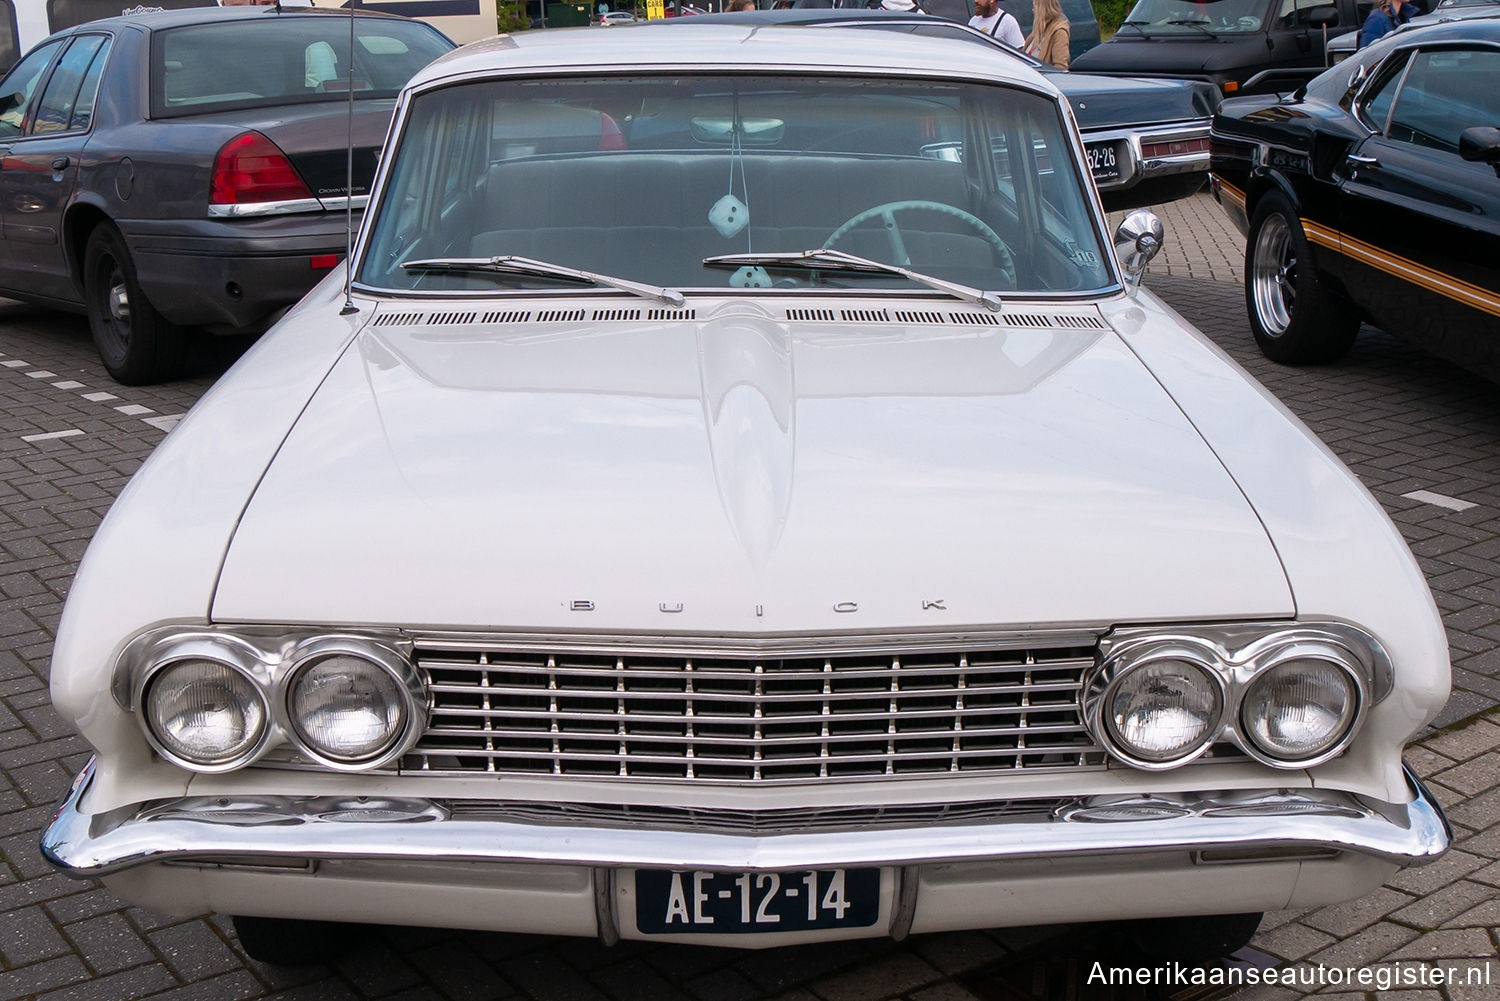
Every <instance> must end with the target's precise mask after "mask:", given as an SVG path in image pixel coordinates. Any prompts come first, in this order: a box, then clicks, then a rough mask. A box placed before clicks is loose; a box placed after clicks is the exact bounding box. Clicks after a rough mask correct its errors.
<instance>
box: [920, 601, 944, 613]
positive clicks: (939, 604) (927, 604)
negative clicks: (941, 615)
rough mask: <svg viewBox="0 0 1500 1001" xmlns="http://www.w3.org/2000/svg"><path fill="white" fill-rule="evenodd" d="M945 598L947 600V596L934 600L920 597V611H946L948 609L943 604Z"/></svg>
mask: <svg viewBox="0 0 1500 1001" xmlns="http://www.w3.org/2000/svg"><path fill="white" fill-rule="evenodd" d="M947 600H948V599H947V598H938V599H936V600H933V599H930V598H923V599H922V611H924V612H925V611H927V610H928V609H936V610H937V611H939V612H946V611H947V610H948V606H947V605H945V604H943V602H945V601H947Z"/></svg>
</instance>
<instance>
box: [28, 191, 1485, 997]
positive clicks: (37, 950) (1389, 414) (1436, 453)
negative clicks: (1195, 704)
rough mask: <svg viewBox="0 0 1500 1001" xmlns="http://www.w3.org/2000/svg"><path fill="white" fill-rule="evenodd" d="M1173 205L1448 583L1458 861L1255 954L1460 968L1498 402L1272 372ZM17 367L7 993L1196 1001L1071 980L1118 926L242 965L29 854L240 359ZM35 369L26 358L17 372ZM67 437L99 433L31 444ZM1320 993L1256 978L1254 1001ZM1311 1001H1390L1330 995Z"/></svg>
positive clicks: (1226, 314) (1332, 375)
mask: <svg viewBox="0 0 1500 1001" xmlns="http://www.w3.org/2000/svg"><path fill="white" fill-rule="evenodd" d="M1161 214H1162V215H1163V217H1164V221H1165V222H1166V224H1167V228H1168V239H1169V243H1168V248H1167V250H1166V251H1165V253H1164V254H1163V255H1162V256H1161V257H1160V258H1159V259H1158V261H1157V262H1156V263H1155V264H1154V265H1153V269H1152V276H1151V277H1150V278H1149V279H1148V284H1149V285H1150V286H1151V287H1152V288H1153V289H1154V290H1155V291H1156V292H1157V293H1158V294H1160V295H1161V296H1162V297H1163V298H1165V299H1166V300H1167V301H1168V302H1170V303H1171V304H1172V305H1173V306H1174V307H1175V308H1177V309H1178V310H1179V311H1180V312H1182V313H1183V314H1184V315H1185V316H1186V317H1187V318H1188V319H1189V320H1191V321H1192V322H1194V323H1195V324H1197V325H1198V326H1199V327H1200V328H1202V329H1203V330H1205V331H1206V332H1208V333H1209V334H1210V335H1211V336H1212V337H1214V338H1215V339H1216V340H1217V341H1218V342H1219V343H1220V344H1221V345H1223V346H1224V347H1225V349H1226V350H1227V351H1229V352H1230V354H1232V355H1233V356H1234V357H1236V358H1237V359H1238V360H1240V362H1241V363H1242V364H1244V365H1245V366H1246V367H1247V368H1248V369H1250V370H1251V371H1252V372H1253V373H1254V374H1255V375H1256V376H1257V377H1258V378H1260V379H1261V380H1262V381H1263V382H1265V383H1266V384H1267V385H1268V386H1270V387H1271V388H1272V389H1273V390H1274V391H1275V392H1276V393H1277V394H1278V395H1279V396H1280V397H1281V398H1282V399H1283V400H1284V401H1285V402H1286V403H1287V404H1288V406H1290V407H1291V408H1292V409H1293V410H1294V411H1296V412H1297V413H1298V414H1299V415H1300V416H1301V417H1302V418H1303V419H1304V420H1306V421H1307V422H1308V423H1309V424H1310V425H1311V426H1312V427H1313V428H1314V430H1315V431H1317V432H1318V434H1320V435H1321V436H1322V437H1323V439H1324V440H1325V441H1327V442H1328V443H1329V444H1330V445H1331V446H1332V447H1333V448H1334V449H1335V451H1337V452H1338V453H1339V454H1340V456H1341V457H1342V458H1343V459H1344V460H1345V461H1346V462H1348V463H1349V464H1350V465H1351V467H1352V468H1353V469H1354V470H1355V471H1356V472H1357V473H1358V474H1359V475H1360V477H1361V478H1362V479H1363V480H1364V481H1365V483H1366V484H1368V485H1369V486H1370V488H1371V489H1372V490H1373V491H1374V492H1375V494H1376V496H1377V497H1378V498H1379V499H1380V500H1381V502H1382V503H1384V504H1385V505H1386V507H1387V509H1388V510H1389V511H1390V512H1391V513H1392V515H1393V516H1394V517H1395V519H1396V520H1397V522H1398V524H1399V525H1400V526H1401V528H1402V531H1403V532H1404V533H1405V534H1406V537H1407V539H1408V541H1409V542H1410V543H1411V544H1412V546H1413V549H1414V550H1415V551H1416V552H1417V554H1418V556H1419V558H1420V559H1421V561H1422V564H1423V567H1424V569H1425V570H1426V572H1427V574H1428V577H1429V580H1430V581H1431V583H1432V585H1433V589H1434V591H1435V593H1436V595H1437V599H1438V603H1439V605H1440V606H1441V607H1442V609H1443V612H1444V616H1445V621H1446V623H1447V625H1448V627H1449V637H1450V642H1451V645H1452V649H1453V658H1454V664H1455V668H1456V674H1455V682H1456V688H1455V695H1454V698H1453V700H1452V701H1451V702H1450V704H1449V707H1448V709H1447V710H1446V711H1445V712H1444V714H1443V716H1442V717H1441V718H1440V720H1439V721H1438V723H1439V727H1442V729H1438V730H1434V731H1430V732H1429V733H1428V734H1427V735H1425V736H1424V738H1423V739H1422V740H1421V741H1420V742H1419V743H1418V744H1417V745H1416V746H1414V747H1413V748H1412V749H1411V751H1410V752H1409V760H1410V762H1411V764H1412V765H1413V767H1414V768H1415V769H1416V770H1417V771H1418V772H1419V773H1421V774H1422V775H1424V776H1426V777H1427V779H1428V781H1429V782H1430V783H1431V785H1432V788H1433V790H1434V792H1435V793H1436V794H1437V796H1438V797H1439V798H1440V799H1441V800H1442V801H1443V802H1444V804H1445V805H1446V806H1447V807H1448V809H1449V816H1450V818H1451V819H1452V820H1453V822H1454V827H1455V832H1456V835H1457V843H1456V847H1455V849H1454V851H1453V852H1451V853H1450V854H1449V855H1448V856H1447V857H1446V858H1445V859H1443V860H1442V861H1441V862H1440V863H1438V864H1437V865H1435V866H1432V867H1429V868H1427V869H1421V870H1414V871H1410V872H1407V873H1403V874H1401V875H1400V876H1398V877H1397V878H1396V879H1394V880H1393V881H1392V882H1391V884H1390V885H1389V886H1387V887H1385V888H1383V889H1381V890H1380V891H1377V892H1376V893H1374V894H1371V895H1370V896H1368V897H1366V898H1364V899H1362V900H1360V901H1356V902H1354V903H1352V904H1345V905H1341V906H1338V907H1331V908H1323V909H1320V910H1315V911H1311V912H1292V913H1282V914H1274V915H1268V917H1267V919H1266V922H1265V924H1264V925H1263V926H1262V930H1261V933H1260V935H1259V936H1258V938H1257V939H1256V942H1255V943H1254V947H1255V948H1256V949H1257V950H1259V952H1260V953H1263V954H1265V955H1266V956H1267V957H1268V958H1266V959H1262V960H1260V961H1261V962H1270V961H1271V959H1272V958H1274V959H1275V960H1280V961H1282V962H1284V963H1286V964H1290V967H1291V968H1293V969H1297V970H1299V971H1302V972H1305V973H1307V974H1310V975H1316V971H1317V970H1318V969H1319V967H1318V966H1316V965H1315V964H1324V966H1325V968H1342V967H1343V966H1345V965H1348V964H1359V963H1386V964H1390V963H1410V962H1415V961H1418V960H1442V961H1444V962H1445V963H1446V962H1447V961H1448V960H1449V959H1452V960H1454V961H1455V962H1456V963H1458V964H1460V965H1462V964H1463V963H1464V961H1465V960H1467V959H1473V958H1475V957H1480V958H1482V957H1493V956H1494V955H1495V952H1496V946H1497V937H1496V936H1497V933H1500V893H1497V887H1500V710H1497V709H1496V708H1495V707H1496V706H1497V704H1500V644H1497V643H1496V640H1500V574H1497V572H1496V571H1497V565H1496V560H1497V559H1500V398H1497V394H1496V392H1495V389H1494V386H1493V385H1492V384H1490V383H1486V382H1483V381H1481V380H1478V379H1476V378H1474V377H1472V376H1469V375H1468V374H1466V373H1464V372H1462V371H1460V370H1458V369H1455V368H1453V367H1451V366H1448V365H1446V364H1444V363H1442V362H1439V361H1436V360H1435V359H1432V358H1430V357H1428V356H1425V355H1423V354H1422V353H1421V352H1418V351H1416V350H1413V349H1411V348H1408V347H1405V346H1403V345H1401V344H1399V343H1398V342H1396V341H1394V340H1392V339H1391V338H1389V337H1386V336H1385V335H1382V334H1380V333H1378V332H1375V331H1371V330H1366V331H1365V333H1364V334H1363V335H1362V337H1361V339H1360V342H1359V344H1358V345H1357V346H1356V348H1355V350H1354V351H1353V352H1352V353H1351V354H1350V356H1349V357H1348V358H1347V359H1345V360H1344V361H1342V362H1341V363H1339V364H1337V365H1334V366H1328V367H1325V368H1316V369H1285V368H1280V367H1278V366H1274V365H1271V364H1269V363H1267V362H1265V361H1264V359H1262V358H1261V357H1260V356H1259V354H1258V353H1257V352H1256V351H1255V349H1254V346H1253V344H1252V343H1251V342H1250V338H1249V333H1248V330H1247V328H1246V325H1245V320H1244V307H1243V302H1242V298H1241V295H1242V292H1241V289H1240V288H1239V287H1238V286H1237V285H1236V284H1234V283H1235V282H1236V281H1237V279H1238V263H1237V262H1238V259H1239V249H1238V244H1239V239H1238V234H1236V233H1234V231H1233V230H1232V229H1230V228H1229V227H1228V226H1227V225H1226V224H1225V223H1224V221H1223V219H1222V217H1221V216H1220V214H1219V213H1218V210H1217V209H1216V208H1215V207H1213V206H1212V204H1211V203H1209V202H1208V201H1207V200H1206V199H1205V198H1202V197H1200V198H1196V199H1192V200H1189V201H1186V202H1182V203H1178V204H1175V205H1173V206H1169V207H1166V208H1165V209H1164V210H1163V211H1162V213H1161ZM0 352H3V355H0V1001H14V999H19V998H30V997H40V998H45V999H47V1001H85V999H98V1001H117V999H120V1001H123V999H130V998H138V997H148V996H149V997H153V998H158V999H159V998H172V999H174V1001H175V999H192V1001H198V999H202V1001H217V999H237V998H245V999H249V998H276V999H285V1001H292V999H297V1001H302V999H307V1001H313V999H325V998H327V999H334V998H358V999H373V998H381V999H399V1001H418V999H428V998H452V999H484V998H510V997H518V998H530V999H538V1001H547V999H558V1001H562V999H580V1001H591V999H609V1001H627V999H632V998H642V999H653V1001H654V999H664V1001H669V999H678V998H691V999H701V1001H710V999H726V1001H728V999H742V998H743V999H748V998H763V997H780V998H783V999H785V1001H846V999H847V1001H863V999H878V998H902V999H906V1001H964V999H972V998H979V999H980V1001H998V999H1001V998H1006V999H1010V998H1030V997H1036V998H1043V997H1047V998H1051V997H1064V996H1077V997H1082V998H1095V997H1097V998H1114V997H1119V998H1126V997H1130V998H1139V999H1143V1001H1144V999H1148V998H1155V997H1161V998H1167V997H1172V998H1174V999H1175V998H1178V997H1181V998H1183V1001H1186V995H1181V994H1178V995H1174V994H1172V993H1171V992H1154V993H1153V992H1150V991H1146V992H1142V991H1135V992H1130V991H1119V992H1111V991H1107V990H1104V989H1103V988H1099V987H1090V986H1088V985H1087V984H1086V983H1085V982H1084V981H1083V980H1081V979H1078V978H1080V976H1081V973H1080V968H1079V967H1078V966H1077V965H1076V964H1077V963H1078V962H1079V961H1082V962H1083V963H1085V964H1088V963H1092V962H1093V961H1094V960H1095V959H1107V958H1108V957H1110V956H1113V955H1115V954H1116V953H1117V952H1118V949H1119V944H1118V941H1117V940H1116V938H1115V937H1114V936H1113V934H1112V933H1110V932H1108V931H1100V930H1098V929H1090V928H1074V929H1017V930H1012V931H1007V932H1000V933H978V932H975V933H966V934H955V935H938V936H922V937H918V938H915V939H912V940H909V941H907V942H904V943H900V944H894V943H888V942H876V943H849V944H843V945H836V946H819V947H808V948H798V949H783V950H775V951H773V952H766V953H751V954H742V953H737V952H730V951H726V950H717V949H695V948H688V947H662V946H650V945H640V944H636V943H624V944H621V945H620V946H617V947H615V948H613V949H604V948H602V947H600V946H598V945H596V944H594V943H592V942H587V941H583V942H580V941H574V940H566V941H564V940H548V939H538V938H531V937H526V936H512V935H479V934H464V933H453V932H441V931H428V930H412V929H405V930H402V929H371V930H370V931H369V932H368V933H366V934H365V935H364V937H363V939H362V943H361V945H360V946H359V947H358V948H357V949H356V950H355V951H354V953H353V954H352V955H350V956H349V957H347V958H345V959H343V960H341V961H339V962H337V963H336V964H334V965H332V966H327V967H314V968H309V969H300V970H294V971H286V970H274V969H270V968H267V967H264V966H260V965H258V964H255V963H252V962H250V961H248V960H246V959H245V957H244V956H243V954H242V953H241V952H240V950H239V947H238V944H237V943H236V941H235V940H234V937H233V935H232V934H231V933H230V930H229V926H228V923H227V921H225V920H224V919H222V918H220V917H218V916H198V917H192V918H187V919H183V918H164V917H161V916H158V915H153V914H149V913H146V912H144V911H140V910H137V909H134V908H128V907H124V906H122V905H121V903H120V902H119V901H118V900H116V899H115V898H114V897H112V896H111V895H110V894H109V893H108V892H107V891H105V890H103V889H101V888H98V887H96V886H93V885H92V884H79V883H73V882H70V881H68V880H66V879H64V878H63V877H61V876H58V875H55V874H53V873H52V872H51V871H49V869H48V867H47V866H46V865H45V864H44V863H43V862H42V860H41V859H40V857H39V855H38V852H37V850H36V838H37V833H38V831H39V830H40V828H41V827H42V825H43V824H44V823H45V822H46V820H47V819H48V815H49V811H50V807H51V804H52V803H53V801H54V800H55V798H56V797H57V796H58V795H59V794H60V793H61V792H62V791H63V789H64V787H65V785H66V782H67V779H68V777H69V776H70V775H71V774H72V773H73V772H74V771H75V770H76V769H77V768H78V767H79V766H80V765H81V764H82V763H83V761H84V759H85V758H86V755H87V748H86V747H85V746H84V745H83V744H82V743H81V742H80V741H79V740H78V739H77V738H75V737H72V736H70V735H69V731H68V729H67V728H66V727H65V726H63V725H62V724H61V723H60V721H59V720H58V719H57V718H56V716H55V715H54V714H53V713H52V711H51V709H50V708H49V706H48V704H47V696H46V682H45V679H46V673H47V657H48V652H49V649H50V640H51V636H52V630H53V628H54V627H55V625H56V622H57V616H58V613H59V610H60V607H61V601H62V597H63V595H64V594H65V592H66V589H67V584H68V580H69V579H70V576H71V574H72V571H73V567H74V565H75V564H76V562H77V560H78V558H79V556H80V555H81V553H82V551H83V548H84V546H85V544H86V542H87V540H88V537H89V535H90V533H91V532H92V531H93V528H94V526H95V525H96V524H97V523H98V520H99V518H100V517H101V516H102V515H103V513H104V511H105V510H106V509H107V507H108V506H109V503H110V501H111V499H112V498H113V497H114V496H115V494H116V493H117V492H118V491H119V489H120V488H121V487H122V486H123V484H124V482H125V480H126V479H127V478H128V477H129V475H130V473H131V472H132V471H133V470H134V469H135V468H136V467H137V466H138V465H139V463H140V461H141V459H142V458H143V457H144V456H145V455H146V454H147V453H149V451H150V450H151V449H152V448H153V447H154V446H155V445H156V443H157V442H158V441H160V439H161V437H162V434H163V428H165V427H168V426H170V424H171V422H172V418H173V417H174V416H175V415H177V414H180V413H181V412H182V411H183V410H185V409H186V408H187V407H188V406H189V405H191V403H192V401H193V400H195V399H196V398H197V396H198V395H199V394H200V393H201V392H202V391H203V390H204V389H205V388H206V387H207V386H208V385H209V384H210V382H211V380H212V376H213V373H214V371H215V370H216V366H220V367H221V366H222V360H221V359H215V358H206V359H204V361H203V363H202V366H201V368H202V371H203V374H202V375H200V376H199V377H197V378H194V379H190V380H186V381H183V382H179V383H175V384H173V385H171V386H168V387H157V388H153V389H149V390H129V389H122V388H120V387H116V386H114V385H113V384H112V383H110V382H109V381H108V379H107V378H105V377H104V375H103V373H102V372H101V371H100V369H99V367H98V364H97V361H96V360H95V359H94V358H93V354H92V350H91V348H90V346H89V344H88V339H87V334H86V331H85V330H84V328H83V326H82V324H80V323H79V322H78V321H76V320H72V319H68V318H59V317H56V316H54V315H52V314H48V313H44V312H41V311H36V310H30V309H27V308H25V307H20V306H0ZM17 361H20V362H25V363H26V364H24V365H14V366H10V365H8V364H7V363H10V362H17ZM72 383H77V384H79V385H71V384H72ZM59 384H61V386H59ZM101 393H108V394H110V398H108V399H105V398H101V397H99V396H98V394H101ZM88 397H92V398H88ZM60 432H81V433H76V434H74V433H69V434H67V435H66V436H64V437H44V438H36V437H35V436H37V435H54V434H58V433H60ZM28 438H30V439H32V440H26V439H28ZM1418 490H1428V491H1432V492H1435V493H1438V494H1442V495H1446V496H1450V497H1455V498H1460V499H1463V500H1465V501H1467V502H1469V503H1472V504H1474V505H1475V506H1474V507H1472V508H1469V509H1467V510H1465V511H1463V512H1461V513H1455V512H1453V511H1450V510H1447V509H1444V508H1442V507H1438V506H1434V505H1432V504H1427V503H1422V502H1420V501H1416V500H1411V499H1407V498H1405V497H1404V496H1403V495H1405V494H1409V493H1413V492H1415V491H1418ZM1384 968H1385V969H1390V968H1391V967H1390V966H1386V967H1384ZM1084 969H1086V966H1085V968H1084ZM1408 969H1412V970H1417V969H1419V967H1415V966H1410V967H1408ZM1069 978H1074V979H1072V980H1070V979H1069ZM1070 992H1071V993H1070ZM1304 993H1307V992H1305V991H1303V990H1300V989H1298V990H1287V989H1284V988H1280V987H1276V988H1261V989H1256V990H1251V991H1247V992H1243V993H1242V994H1241V996H1240V998H1238V999H1237V1001H1260V999H1273V1001H1281V999H1290V998H1295V997H1299V996H1302V995H1303V994H1304ZM1319 996H1320V997H1325V998H1330V999H1336V1001H1350V999H1353V998H1356V997H1358V998H1361V999H1371V998H1375V997H1376V996H1377V995H1376V993H1375V992H1374V991H1373V990H1372V991H1364V990H1363V989H1357V990H1354V991H1351V990H1350V989H1349V988H1348V987H1347V986H1344V985H1330V986H1328V987H1327V989H1326V990H1323V991H1321V992H1320V993H1319ZM1378 996H1379V997H1380V998H1382V999H1385V998H1410V999H1412V1001H1441V999H1447V1001H1496V999H1500V969H1492V970H1491V983H1490V984H1489V985H1488V986H1480V987H1453V988H1442V989H1437V988H1430V987H1429V988H1423V989H1412V990H1409V991H1391V992H1381V993H1380V994H1379V995H1378Z"/></svg>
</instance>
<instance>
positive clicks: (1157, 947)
mask: <svg viewBox="0 0 1500 1001" xmlns="http://www.w3.org/2000/svg"><path fill="white" fill-rule="evenodd" d="M1263 916H1264V915H1261V914H1213V915H1209V916H1206V917H1204V916H1194V917H1185V918H1153V919H1150V920H1143V921H1131V922H1128V923H1127V924H1126V926H1125V934H1126V937H1128V938H1129V939H1130V942H1131V944H1132V945H1134V946H1135V947H1136V948H1137V949H1138V950H1140V951H1141V952H1142V953H1144V954H1145V955H1146V956H1147V957H1149V958H1151V959H1154V960H1159V961H1162V962H1178V963H1207V962H1211V961H1213V960H1216V959H1222V958H1223V957H1225V956H1228V955H1232V954H1233V953H1236V952H1239V951H1240V950H1241V949H1243V948H1244V947H1245V946H1247V945H1249V944H1250V940H1251V939H1252V938H1254V937H1255V931H1256V929H1257V928H1259V927H1260V919H1261V918H1262V917H1263Z"/></svg>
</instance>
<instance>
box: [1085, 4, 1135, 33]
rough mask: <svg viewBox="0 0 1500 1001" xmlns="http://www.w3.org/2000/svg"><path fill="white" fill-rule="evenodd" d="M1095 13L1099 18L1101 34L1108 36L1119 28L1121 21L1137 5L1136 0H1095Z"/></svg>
mask: <svg viewBox="0 0 1500 1001" xmlns="http://www.w3.org/2000/svg"><path fill="white" fill-rule="evenodd" d="M1093 4H1094V14H1095V16H1096V17H1098V18H1099V34H1100V35H1101V36H1102V37H1104V38H1108V37H1109V36H1111V35H1113V34H1114V33H1115V32H1116V31H1117V30H1119V27H1120V22H1121V21H1123V20H1125V15H1127V14H1129V13H1130V8H1132V7H1134V6H1135V0H1093Z"/></svg>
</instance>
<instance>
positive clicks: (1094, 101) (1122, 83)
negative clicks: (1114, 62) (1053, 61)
mask: <svg viewBox="0 0 1500 1001" xmlns="http://www.w3.org/2000/svg"><path fill="white" fill-rule="evenodd" d="M1047 79H1048V80H1050V81H1052V82H1053V83H1055V84H1056V85H1057V88H1058V89H1059V90H1061V91H1062V92H1063V94H1064V95H1066V96H1067V98H1068V103H1069V104H1071V105H1072V106H1073V113H1074V115H1075V116H1077V118H1078V127H1079V128H1080V129H1085V130H1087V129H1107V128H1118V127H1121V126H1125V125H1156V124H1162V123H1165V122H1176V121H1183V120H1187V119H1193V118H1212V117H1213V113H1214V109H1215V108H1217V107H1218V105H1219V88H1217V87H1215V86H1214V85H1213V84H1211V83H1208V82H1207V81H1203V80H1152V79H1145V78H1139V79H1132V78H1131V77H1118V76H1094V75H1092V74H1089V73H1072V72H1068V73H1049V74H1048V75H1047Z"/></svg>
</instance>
